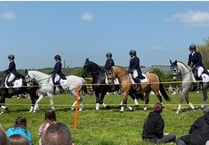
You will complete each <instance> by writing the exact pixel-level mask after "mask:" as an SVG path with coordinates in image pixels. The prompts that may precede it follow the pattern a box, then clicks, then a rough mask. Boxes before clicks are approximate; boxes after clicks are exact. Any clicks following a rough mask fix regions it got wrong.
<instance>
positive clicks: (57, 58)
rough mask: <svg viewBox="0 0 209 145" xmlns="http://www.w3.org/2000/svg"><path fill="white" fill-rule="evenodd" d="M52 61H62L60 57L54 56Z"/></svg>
mask: <svg viewBox="0 0 209 145" xmlns="http://www.w3.org/2000/svg"><path fill="white" fill-rule="evenodd" d="M54 59H55V60H56V61H61V60H62V59H61V56H60V55H55V56H54Z"/></svg>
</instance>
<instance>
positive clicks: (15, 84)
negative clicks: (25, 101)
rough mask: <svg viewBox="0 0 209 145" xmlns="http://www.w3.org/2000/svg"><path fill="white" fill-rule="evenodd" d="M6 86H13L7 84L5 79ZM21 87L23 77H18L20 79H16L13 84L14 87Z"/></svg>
mask: <svg viewBox="0 0 209 145" xmlns="http://www.w3.org/2000/svg"><path fill="white" fill-rule="evenodd" d="M5 87H6V88H11V87H9V86H8V85H7V82H6V81H5ZM20 87H22V78H21V79H18V80H15V81H14V85H13V87H12V88H20Z"/></svg>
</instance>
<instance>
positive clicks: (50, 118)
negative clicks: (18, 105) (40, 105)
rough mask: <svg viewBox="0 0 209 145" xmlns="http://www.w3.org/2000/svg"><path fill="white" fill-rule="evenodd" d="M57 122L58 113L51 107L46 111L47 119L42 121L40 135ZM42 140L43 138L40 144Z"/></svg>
mask: <svg viewBox="0 0 209 145" xmlns="http://www.w3.org/2000/svg"><path fill="white" fill-rule="evenodd" d="M55 123H56V114H55V110H53V109H51V108H49V109H47V110H46V112H45V119H44V121H43V122H42V124H41V125H40V127H39V136H40V137H41V135H42V134H43V133H44V132H45V131H46V130H47V128H48V127H49V126H50V125H51V124H55ZM40 142H41V138H40V140H39V144H41V143H40Z"/></svg>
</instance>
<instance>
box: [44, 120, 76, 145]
mask: <svg viewBox="0 0 209 145" xmlns="http://www.w3.org/2000/svg"><path fill="white" fill-rule="evenodd" d="M41 144H42V145H72V135H71V132H70V130H69V128H68V127H67V126H66V125H65V124H63V123H61V122H59V123H55V124H52V125H50V126H49V127H48V128H47V130H46V131H45V132H44V134H43V135H42V137H41Z"/></svg>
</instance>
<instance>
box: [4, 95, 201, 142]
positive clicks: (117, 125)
mask: <svg viewBox="0 0 209 145" xmlns="http://www.w3.org/2000/svg"><path fill="white" fill-rule="evenodd" d="M170 97H171V99H172V101H171V102H165V101H164V106H165V108H164V111H163V113H162V116H163V118H164V120H165V132H172V133H175V134H176V135H177V137H179V136H181V135H184V134H187V133H188V130H189V128H190V125H191V124H192V123H193V121H194V120H195V119H196V118H197V117H199V116H201V115H202V110H199V109H197V110H196V111H191V110H190V109H188V105H187V104H185V102H184V105H183V106H182V108H183V110H182V111H181V112H180V114H179V115H177V114H176V113H175V112H176V109H177V106H178V102H179V98H180V96H179V95H175V96H173V95H171V94H170ZM121 99H122V96H121V95H112V94H110V95H107V96H106V97H105V100H104V101H105V103H106V104H108V105H110V107H111V109H109V110H105V109H103V108H102V106H101V109H100V110H99V111H96V110H95V97H94V96H93V95H91V96H88V95H86V96H83V100H84V110H83V111H82V112H79V116H78V122H77V128H76V129H74V127H73V126H74V115H75V112H74V111H71V110H70V107H71V105H72V102H73V101H74V100H75V98H74V97H73V96H69V95H55V96H54V103H55V108H56V115H57V121H61V122H64V123H66V124H67V125H68V126H69V128H70V130H71V132H72V134H73V138H74V142H75V144H76V145H143V144H144V145H146V143H145V142H143V141H142V139H141V132H142V126H143V122H144V119H145V117H146V116H147V114H148V113H149V111H151V110H152V107H153V103H155V102H157V98H156V96H155V95H151V96H150V104H149V110H148V111H146V112H145V111H144V110H143V102H142V101H141V100H140V102H139V103H140V105H139V106H138V107H135V106H134V104H133V101H132V99H131V98H130V97H129V100H128V102H129V104H130V105H131V106H133V107H135V111H133V112H130V111H127V110H126V111H125V112H124V113H120V112H119V109H120V108H119V103H120V102H121ZM190 99H191V102H192V103H193V104H194V105H195V107H199V104H200V102H201V100H202V95H201V94H200V93H196V92H193V93H190ZM6 105H7V107H9V108H10V112H8V113H4V114H1V115H0V124H2V126H3V127H4V128H5V129H8V128H9V127H11V126H13V125H14V122H15V119H16V117H18V116H24V117H26V118H27V121H28V129H29V130H30V131H31V134H32V139H33V144H34V145H38V140H39V136H38V128H39V126H40V124H41V123H42V121H43V119H44V112H45V110H46V109H48V108H49V107H50V105H49V99H48V98H44V100H42V102H41V103H40V105H39V108H40V110H39V111H38V112H37V113H28V110H29V108H30V99H29V98H27V99H17V98H16V97H14V98H12V99H7V101H6Z"/></svg>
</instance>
